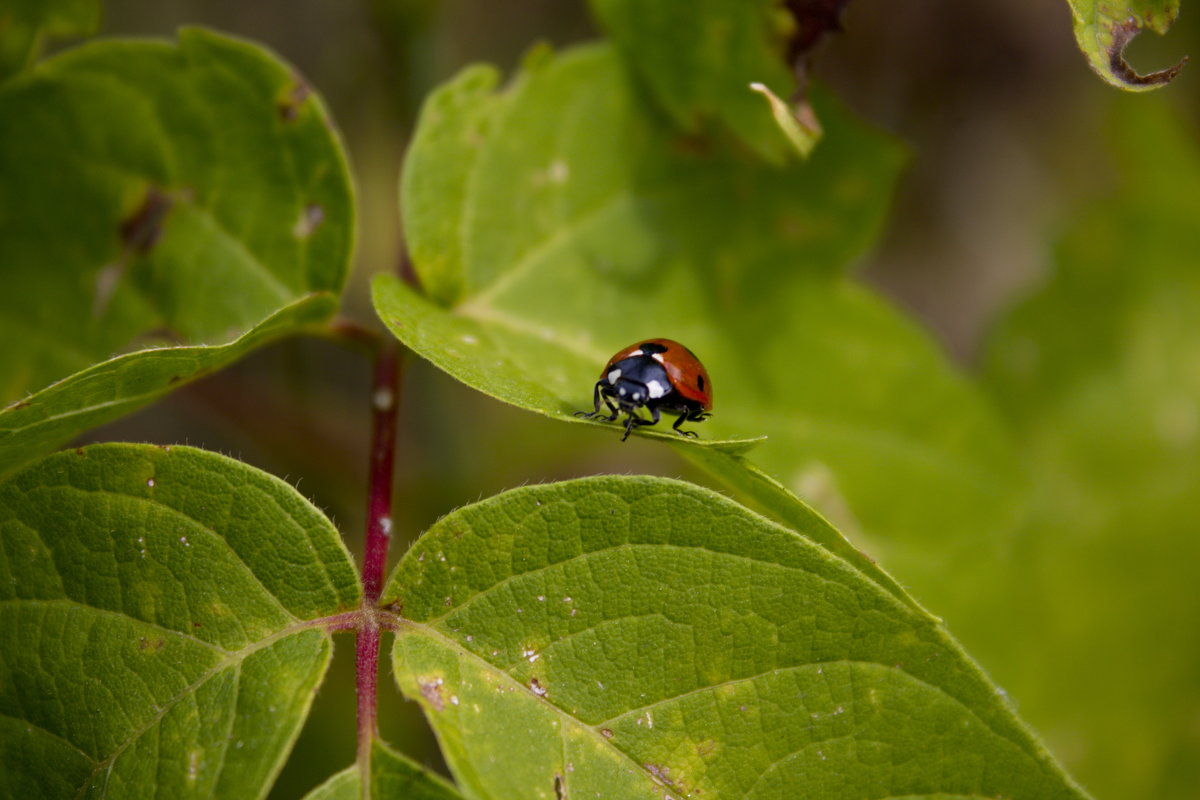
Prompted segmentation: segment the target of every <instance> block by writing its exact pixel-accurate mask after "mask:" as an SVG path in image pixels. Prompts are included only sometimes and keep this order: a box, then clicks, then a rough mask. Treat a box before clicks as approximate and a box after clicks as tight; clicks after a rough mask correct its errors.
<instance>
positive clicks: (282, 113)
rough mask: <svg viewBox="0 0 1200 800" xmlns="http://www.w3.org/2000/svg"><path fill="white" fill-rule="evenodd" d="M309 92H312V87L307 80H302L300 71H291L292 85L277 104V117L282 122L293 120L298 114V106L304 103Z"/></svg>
mask: <svg viewBox="0 0 1200 800" xmlns="http://www.w3.org/2000/svg"><path fill="white" fill-rule="evenodd" d="M310 94H312V87H311V86H309V85H308V81H306V80H304V78H303V76H301V75H300V73H298V72H293V73H292V85H291V87H290V88H289V89H288V90H287V91H286V92H285V93H284V95H283V99H282V100H280V101H279V104H278V106H277V108H278V110H279V117H280V118H281V119H282V120H283V121H284V122H292V121H294V120H295V119H296V117H297V116H299V115H300V106H302V105H304V101H306V100H307V99H308V96H309V95H310Z"/></svg>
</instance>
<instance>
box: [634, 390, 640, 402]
mask: <svg viewBox="0 0 1200 800" xmlns="http://www.w3.org/2000/svg"><path fill="white" fill-rule="evenodd" d="M633 402H635V403H640V402H642V393H641V392H634V393H633Z"/></svg>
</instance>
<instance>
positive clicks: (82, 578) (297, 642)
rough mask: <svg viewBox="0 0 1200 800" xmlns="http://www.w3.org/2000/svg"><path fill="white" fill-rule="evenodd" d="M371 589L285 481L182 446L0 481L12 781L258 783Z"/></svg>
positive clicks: (58, 463)
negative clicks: (334, 630)
mask: <svg viewBox="0 0 1200 800" xmlns="http://www.w3.org/2000/svg"><path fill="white" fill-rule="evenodd" d="M359 602H360V590H359V586H358V582H357V579H356V576H355V571H354V567H353V565H352V564H351V562H350V557H349V554H348V553H347V552H346V549H345V546H344V545H343V544H342V541H341V539H340V537H339V536H338V533H337V531H336V530H334V528H333V526H332V525H331V524H330V523H329V521H328V520H327V519H326V518H325V516H324V515H322V514H321V513H320V512H319V511H317V509H316V508H314V507H313V506H312V505H311V504H309V503H308V502H307V501H305V500H304V499H303V498H302V497H301V496H300V495H299V494H298V493H297V492H296V491H295V490H294V489H292V487H291V486H289V485H288V484H286V483H284V482H283V481H280V480H278V479H276V478H272V477H270V476H268V475H266V474H265V473H262V472H259V471H258V470H255V469H253V468H250V467H247V466H245V465H243V464H240V463H238V462H236V461H233V460H231V459H228V458H225V457H223V456H217V455H214V454H211V453H205V452H203V451H199V450H192V449H189V448H183V447H174V448H170V449H167V448H158V447H151V446H148V445H102V446H95V447H88V448H81V449H79V450H76V451H72V452H66V453H59V454H57V455H54V456H50V457H49V458H46V459H45V460H43V461H40V462H38V463H36V464H33V465H31V466H30V467H28V468H27V469H25V470H23V471H21V472H19V473H17V474H16V475H14V476H12V477H11V478H9V479H7V480H6V481H4V482H2V483H0V637H2V639H3V641H2V643H0V676H2V680H0V763H3V764H4V768H3V769H2V770H0V796H3V797H13V798H17V797H21V798H59V797H61V798H78V797H131V798H132V797H146V796H147V794H157V795H159V796H163V797H180V798H183V797H246V798H253V797H261V796H263V795H264V794H265V793H266V790H267V788H268V787H269V785H270V781H271V779H272V778H273V777H274V775H275V774H276V773H277V772H278V770H279V767H280V765H281V763H282V759H283V758H284V757H285V756H286V754H287V751H288V749H289V748H290V747H291V743H292V741H293V740H294V739H295V736H296V734H297V733H298V732H299V729H300V725H301V723H302V721H303V719H304V717H305V715H306V714H307V711H308V707H309V704H310V703H311V701H312V696H313V693H314V692H315V691H316V688H317V685H318V684H319V683H320V680H321V677H322V675H323V674H324V672H325V667H326V665H327V664H328V662H329V657H330V655H331V651H332V640H331V637H330V635H329V633H328V632H326V631H324V630H322V629H321V628H319V627H316V626H315V625H314V622H313V621H314V620H316V619H318V618H320V617H323V616H327V615H330V614H335V613H337V612H339V611H347V610H350V609H352V608H354V607H356V606H357V605H358V603H359Z"/></svg>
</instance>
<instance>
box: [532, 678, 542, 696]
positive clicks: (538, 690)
mask: <svg viewBox="0 0 1200 800" xmlns="http://www.w3.org/2000/svg"><path fill="white" fill-rule="evenodd" d="M529 691H531V692H533V693H534V694H536V695H537V696H538V697H545V696H546V687H545V686H542V684H541V683H539V682H538V679H537V678H530V679H529Z"/></svg>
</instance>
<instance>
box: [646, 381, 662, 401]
mask: <svg viewBox="0 0 1200 800" xmlns="http://www.w3.org/2000/svg"><path fill="white" fill-rule="evenodd" d="M646 388H647V389H649V390H650V399H652V400H657V399H658V398H660V397H662V396H663V395H665V394H666V393H667V390H666V388H665V387H664V386H663V385H662V384H661V383H659V382H658V381H650V382H649V383H647V384H646Z"/></svg>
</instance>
